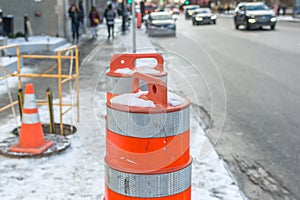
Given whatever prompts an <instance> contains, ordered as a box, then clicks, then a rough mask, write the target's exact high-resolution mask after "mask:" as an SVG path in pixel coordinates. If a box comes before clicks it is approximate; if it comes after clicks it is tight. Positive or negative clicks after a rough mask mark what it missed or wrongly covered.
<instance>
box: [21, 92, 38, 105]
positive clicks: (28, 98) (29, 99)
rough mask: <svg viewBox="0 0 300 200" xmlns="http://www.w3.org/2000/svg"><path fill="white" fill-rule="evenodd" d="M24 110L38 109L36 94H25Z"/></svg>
mask: <svg viewBox="0 0 300 200" xmlns="http://www.w3.org/2000/svg"><path fill="white" fill-rule="evenodd" d="M24 108H26V109H33V108H37V107H36V99H35V94H25V95H24Z"/></svg>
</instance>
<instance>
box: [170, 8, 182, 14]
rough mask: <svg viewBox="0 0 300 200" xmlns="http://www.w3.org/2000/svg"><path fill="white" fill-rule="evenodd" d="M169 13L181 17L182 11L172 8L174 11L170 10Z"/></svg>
mask: <svg viewBox="0 0 300 200" xmlns="http://www.w3.org/2000/svg"><path fill="white" fill-rule="evenodd" d="M169 13H170V15H179V14H180V11H179V9H178V8H172V9H170V11H169Z"/></svg>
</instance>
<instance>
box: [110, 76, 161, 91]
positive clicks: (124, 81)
mask: <svg viewBox="0 0 300 200" xmlns="http://www.w3.org/2000/svg"><path fill="white" fill-rule="evenodd" d="M158 78H160V79H161V80H163V81H165V82H167V75H165V76H158ZM140 85H141V90H144V91H145V90H147V84H146V83H145V82H144V81H141V82H140ZM106 91H107V92H109V93H112V94H125V93H130V92H132V77H113V76H106Z"/></svg>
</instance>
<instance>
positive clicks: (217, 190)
mask: <svg viewBox="0 0 300 200" xmlns="http://www.w3.org/2000/svg"><path fill="white" fill-rule="evenodd" d="M104 96H105V94H104V92H103V93H102V94H99V95H96V96H95V99H94V101H95V105H98V106H97V107H95V109H94V110H95V116H96V117H97V116H98V117H99V118H98V121H99V125H100V126H99V125H97V124H95V129H96V130H98V132H97V133H95V134H98V135H100V137H101V138H103V139H104V138H105V137H104V134H105V127H104V126H103V125H104V118H103V116H104V115H105V108H104V106H103V105H104V101H105V98H103V97H104ZM70 99H71V98H70V97H68V96H67V97H65V98H64V100H65V101H70ZM56 101H57V100H56ZM83 101H84V100H83ZM99 105H101V106H99ZM39 113H40V116H41V121H42V122H45V123H47V122H48V113H47V107H45V106H44V107H40V108H39ZM56 113H58V112H56ZM72 114H74V113H72V112H71V113H69V115H67V116H66V117H65V118H64V119H65V120H66V121H67V122H68V123H74V117H73V116H72ZM57 117H58V116H56V121H57V120H58V118H57ZM82 117H83V118H84V117H85V116H82ZM17 121H18V119H17ZM18 123H19V122H18ZM14 127H16V120H15V119H11V120H9V121H6V122H4V121H2V123H1V125H0V139H1V140H2V139H4V138H6V137H10V136H11V134H10V131H11V130H12V129H13V128H14ZM191 133H192V140H191V141H193V142H192V143H191V154H192V156H193V165H192V166H193V168H192V199H193V200H202V199H203V200H213V199H228V200H240V199H243V196H242V194H241V193H240V191H239V188H238V186H237V185H236V183H235V181H234V179H233V178H232V177H231V175H230V173H229V172H228V170H227V169H226V166H225V164H224V162H223V161H222V160H221V159H220V158H219V157H218V155H217V154H216V152H215V151H213V150H212V151H211V152H210V153H209V154H208V155H206V156H203V155H201V153H202V150H203V149H204V148H211V146H210V143H209V141H208V139H207V137H206V136H205V133H204V132H203V130H202V129H201V127H200V126H199V122H198V119H197V118H196V116H195V115H194V114H193V113H192V115H191ZM85 137H86V136H84V133H82V132H78V133H76V134H75V135H72V136H69V139H70V140H71V147H70V148H69V149H67V150H66V151H65V152H63V153H61V154H59V155H55V156H52V157H47V158H41V159H11V158H6V157H2V156H1V157H0V173H1V179H0V192H1V199H102V197H103V192H104V182H103V181H104V180H103V175H104V167H103V157H104V155H105V153H104V152H105V144H104V143H105V141H104V140H103V141H101V144H99V145H98V148H99V150H98V152H92V150H91V148H90V147H88V145H90V146H94V145H95V140H94V139H92V138H90V139H89V140H88V139H86V138H85ZM83 140H84V141H83ZM97 142H98V140H97Z"/></svg>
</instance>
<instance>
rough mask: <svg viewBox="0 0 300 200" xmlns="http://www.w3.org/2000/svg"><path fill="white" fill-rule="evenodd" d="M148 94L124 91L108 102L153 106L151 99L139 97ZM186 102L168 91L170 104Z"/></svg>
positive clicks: (177, 104) (176, 104) (175, 104)
mask: <svg viewBox="0 0 300 200" xmlns="http://www.w3.org/2000/svg"><path fill="white" fill-rule="evenodd" d="M146 94H148V92H147V91H140V92H137V93H126V94H122V95H118V96H115V97H113V98H111V100H110V102H111V103H112V104H120V105H126V106H138V107H152V108H154V107H155V104H154V102H153V101H151V100H145V99H142V98H140V97H141V95H146ZM185 102H186V100H185V99H184V98H182V97H180V96H178V95H177V94H174V93H172V92H168V104H170V105H171V106H179V105H182V104H184V103H185Z"/></svg>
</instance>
